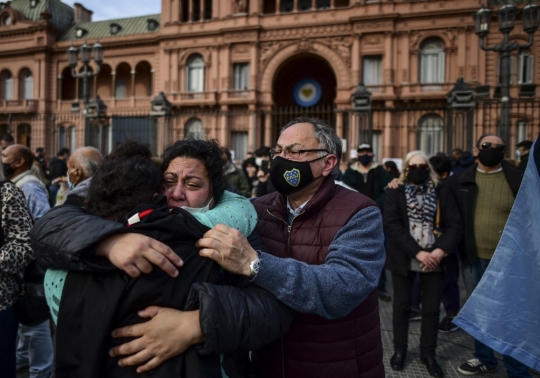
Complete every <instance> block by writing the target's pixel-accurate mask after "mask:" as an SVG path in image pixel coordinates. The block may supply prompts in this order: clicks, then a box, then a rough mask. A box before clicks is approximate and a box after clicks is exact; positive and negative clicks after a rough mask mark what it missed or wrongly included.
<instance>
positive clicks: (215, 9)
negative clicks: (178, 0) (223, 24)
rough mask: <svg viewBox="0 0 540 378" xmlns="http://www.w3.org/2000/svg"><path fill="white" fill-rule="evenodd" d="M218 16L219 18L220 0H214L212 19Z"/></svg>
mask: <svg viewBox="0 0 540 378" xmlns="http://www.w3.org/2000/svg"><path fill="white" fill-rule="evenodd" d="M184 1H185V0H184ZM216 18H219V0H212V19H216Z"/></svg>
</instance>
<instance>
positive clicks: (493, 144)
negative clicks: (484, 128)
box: [478, 142, 506, 152]
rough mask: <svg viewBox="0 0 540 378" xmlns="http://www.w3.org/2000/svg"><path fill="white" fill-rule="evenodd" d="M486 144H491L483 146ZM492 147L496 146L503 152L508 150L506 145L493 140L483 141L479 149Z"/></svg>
mask: <svg viewBox="0 0 540 378" xmlns="http://www.w3.org/2000/svg"><path fill="white" fill-rule="evenodd" d="M484 144H489V146H487V147H486V148H484V147H483V145H484ZM490 148H495V149H497V150H499V151H501V152H505V151H506V145H505V144H501V143H493V142H482V143H480V146H478V149H479V150H489V149H490Z"/></svg>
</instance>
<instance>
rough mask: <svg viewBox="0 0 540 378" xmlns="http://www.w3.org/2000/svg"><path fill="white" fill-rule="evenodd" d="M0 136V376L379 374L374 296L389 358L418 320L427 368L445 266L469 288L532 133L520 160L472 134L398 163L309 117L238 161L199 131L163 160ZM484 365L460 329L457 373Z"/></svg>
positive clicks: (484, 350) (142, 149) (484, 349)
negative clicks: (22, 285) (24, 305)
mask: <svg viewBox="0 0 540 378" xmlns="http://www.w3.org/2000/svg"><path fill="white" fill-rule="evenodd" d="M0 145H1V148H2V165H3V170H2V174H3V176H4V179H3V180H2V181H1V186H0V203H1V207H0V208H1V212H2V213H1V227H0V241H1V251H2V254H1V256H2V257H1V259H0V372H1V373H2V374H1V376H2V377H6V378H15V376H16V371H17V370H18V369H22V368H28V370H29V372H30V376H31V378H48V377H51V376H54V377H56V378H62V377H66V378H67V377H74V376H78V377H79V378H96V377H113V376H114V377H139V376H142V377H146V376H148V377H150V376H152V377H158V378H159V377H164V378H165V377H171V376H175V377H219V376H223V377H231V378H232V377H278V376H279V377H328V376H332V375H334V376H337V377H373V378H378V377H384V375H385V373H384V365H383V350H382V341H381V330H380V317H379V300H382V301H386V302H390V301H392V308H393V312H392V325H393V345H394V352H393V354H392V357H391V359H390V361H389V362H390V366H391V368H392V369H393V370H396V371H400V370H403V369H405V368H406V356H407V352H408V329H409V322H410V321H413V320H420V321H421V336H420V360H421V362H422V363H423V364H424V365H425V367H426V374H429V375H430V376H433V377H443V376H444V372H443V370H442V369H441V367H440V366H439V364H438V363H437V360H436V350H437V336H438V333H439V332H451V331H454V330H456V329H457V326H455V325H454V324H453V323H452V319H453V318H454V317H455V316H456V315H457V313H458V311H459V309H460V290H459V286H458V281H459V277H460V273H461V275H462V277H463V282H464V285H465V290H466V291H467V294H468V295H470V294H471V293H472V291H473V290H474V288H475V287H476V285H478V283H479V282H480V279H481V278H482V276H483V274H484V272H485V270H486V268H487V266H488V264H489V262H490V259H491V258H492V257H493V253H494V251H495V248H496V246H497V243H498V240H499V238H500V236H501V230H502V229H503V228H504V224H505V222H506V219H507V218H508V215H509V213H510V210H511V208H512V204H513V201H514V198H515V196H516V194H517V192H518V189H519V186H520V183H521V177H522V173H523V170H524V169H525V167H526V164H527V158H528V152H529V150H530V149H531V146H532V142H531V141H522V142H520V143H519V144H518V145H517V146H516V147H517V148H518V150H517V151H518V152H517V154H516V155H517V157H519V158H520V162H519V165H517V164H512V163H510V162H508V161H507V160H505V154H506V152H507V146H506V145H505V143H504V141H503V140H501V139H500V138H499V137H498V136H496V135H491V134H486V135H483V136H481V137H480V138H479V139H478V140H477V142H476V144H475V147H474V150H473V151H471V152H470V153H468V152H466V151H462V150H460V149H455V150H454V151H452V154H451V156H447V155H446V154H444V153H438V154H436V155H434V156H431V157H428V156H426V154H425V153H423V152H422V151H410V152H409V153H408V154H407V155H406V156H405V157H404V158H403V164H402V167H398V165H397V164H396V163H395V162H394V161H386V162H384V163H379V162H378V161H377V159H376V156H375V154H374V150H373V148H372V146H371V145H370V144H368V143H362V144H360V145H359V146H358V149H357V156H356V158H355V159H352V160H350V161H349V162H348V163H347V166H346V169H345V170H344V171H340V162H341V160H342V158H343V151H342V142H341V139H340V138H339V137H338V136H337V135H336V133H335V131H334V130H333V129H332V128H331V127H330V126H329V125H327V124H326V123H325V122H323V121H321V120H319V119H316V118H310V117H299V118H297V119H295V120H292V121H291V122H289V123H288V124H287V125H285V126H284V127H283V129H282V131H281V134H280V135H279V138H278V140H277V142H276V145H275V146H274V147H273V148H270V147H262V148H259V149H258V150H256V151H254V152H253V153H248V154H247V156H246V159H245V160H243V161H242V162H235V161H234V160H233V158H232V154H231V152H230V151H229V150H228V149H226V148H224V147H222V146H220V144H219V143H218V142H217V141H216V140H196V139H182V140H178V141H176V142H174V143H173V144H171V145H170V146H169V147H167V148H166V150H165V151H164V153H163V156H162V158H156V157H154V156H152V153H151V151H150V150H149V148H148V147H147V146H146V145H145V144H144V143H142V142H139V141H135V140H128V141H125V142H123V143H121V144H120V145H118V146H117V148H116V149H115V150H114V151H113V152H111V154H109V155H108V156H105V157H104V156H103V155H102V154H101V152H100V151H98V150H97V149H95V148H93V147H82V148H79V149H77V150H75V151H73V153H71V152H70V151H69V150H68V149H65V148H63V149H60V150H59V151H58V152H57V154H56V156H55V157H53V158H52V159H51V160H50V161H49V162H47V160H46V159H45V156H46V155H45V151H44V149H43V148H41V147H40V148H37V149H36V151H35V152H34V153H32V151H30V149H28V148H27V147H26V146H23V145H19V144H15V142H14V140H13V137H12V136H11V135H9V134H6V135H3V136H1V137H0ZM34 260H35V261H36V262H37V264H38V265H39V266H40V267H42V268H43V269H46V273H45V274H44V276H43V282H44V290H45V296H46V300H47V304H48V305H49V307H50V319H51V320H52V323H51V322H50V319H49V318H48V317H47V318H46V319H43V320H42V321H40V322H39V324H37V325H31V326H24V325H19V323H18V320H17V317H16V315H15V312H14V308H13V307H14V305H15V304H16V303H17V300H18V299H19V286H18V284H17V280H16V277H15V276H17V275H20V274H21V273H22V272H24V270H25V269H28V268H27V267H28V266H30V265H31V264H32V261H34ZM386 270H388V271H389V272H390V273H391V278H392V295H390V292H389V290H388V289H387V276H386ZM441 303H442V304H443V307H444V310H445V315H444V317H443V318H442V320H441V319H440V307H441ZM51 329H54V330H55V331H56V337H55V345H54V348H53V345H52V339H51ZM17 335H18V336H17ZM17 337H18V344H17V343H16V340H17ZM53 350H54V352H53ZM53 355H54V358H53ZM53 359H54V363H53ZM503 362H504V365H505V367H506V369H507V372H508V375H509V377H529V376H530V375H529V373H528V368H527V366H525V365H524V364H523V363H521V362H519V361H517V360H515V359H514V358H512V357H510V356H503ZM496 366H497V359H496V358H495V357H494V354H493V350H492V349H490V348H489V347H488V346H486V345H484V344H482V343H481V342H479V341H476V342H475V354H474V358H471V359H470V360H469V361H466V362H465V361H464V363H463V364H462V365H460V366H459V367H457V369H458V371H459V372H460V373H461V374H464V375H475V374H479V373H483V372H486V371H489V370H492V369H495V368H496Z"/></svg>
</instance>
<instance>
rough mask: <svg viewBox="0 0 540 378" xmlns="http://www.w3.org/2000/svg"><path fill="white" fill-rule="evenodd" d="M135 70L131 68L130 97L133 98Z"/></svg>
mask: <svg viewBox="0 0 540 378" xmlns="http://www.w3.org/2000/svg"><path fill="white" fill-rule="evenodd" d="M135 73H136V71H135V70H131V72H130V74H131V97H132V98H135Z"/></svg>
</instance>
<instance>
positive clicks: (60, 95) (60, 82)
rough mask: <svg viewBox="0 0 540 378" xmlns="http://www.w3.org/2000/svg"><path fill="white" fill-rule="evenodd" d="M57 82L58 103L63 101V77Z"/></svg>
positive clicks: (59, 77)
mask: <svg viewBox="0 0 540 378" xmlns="http://www.w3.org/2000/svg"><path fill="white" fill-rule="evenodd" d="M56 82H57V84H56V85H57V90H56V95H57V98H56V99H57V100H58V101H62V76H61V75H60V76H58V80H57V81H56Z"/></svg>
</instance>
